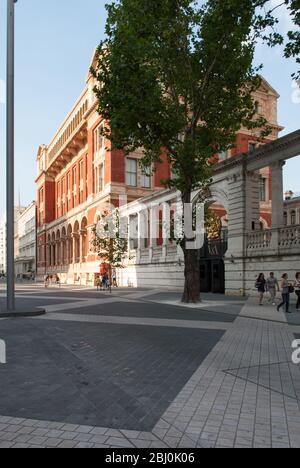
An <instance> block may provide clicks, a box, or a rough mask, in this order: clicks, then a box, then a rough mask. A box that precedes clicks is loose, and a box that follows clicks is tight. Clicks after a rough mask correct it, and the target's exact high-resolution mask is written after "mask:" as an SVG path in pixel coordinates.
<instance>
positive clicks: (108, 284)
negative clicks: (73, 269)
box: [96, 271, 118, 291]
mask: <svg viewBox="0 0 300 468" xmlns="http://www.w3.org/2000/svg"><path fill="white" fill-rule="evenodd" d="M111 279H112V281H110V277H109V274H108V272H107V271H106V272H105V273H103V274H102V275H100V276H98V278H97V281H96V286H97V291H99V290H100V291H102V290H103V289H104V290H106V291H107V290H110V291H111V288H112V287H113V288H117V287H118V284H117V274H116V272H115V271H113V272H112V275H111Z"/></svg>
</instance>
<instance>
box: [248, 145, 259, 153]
mask: <svg viewBox="0 0 300 468" xmlns="http://www.w3.org/2000/svg"><path fill="white" fill-rule="evenodd" d="M256 148H257V143H249V152H250V153H251V152H252V151H255V150H256Z"/></svg>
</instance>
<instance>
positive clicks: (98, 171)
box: [94, 164, 104, 193]
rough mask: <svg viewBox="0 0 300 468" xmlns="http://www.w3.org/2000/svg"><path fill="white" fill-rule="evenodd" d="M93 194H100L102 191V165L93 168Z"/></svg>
mask: <svg viewBox="0 0 300 468" xmlns="http://www.w3.org/2000/svg"><path fill="white" fill-rule="evenodd" d="M94 175H95V193H100V192H102V191H103V189H104V164H98V166H96V167H95V172H94Z"/></svg>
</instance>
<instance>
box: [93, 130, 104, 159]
mask: <svg viewBox="0 0 300 468" xmlns="http://www.w3.org/2000/svg"><path fill="white" fill-rule="evenodd" d="M103 129H104V124H103V123H102V124H101V125H99V127H98V128H96V130H95V131H94V153H95V154H97V153H99V151H101V150H103V149H104V148H105V137H104V136H103V135H102V132H103Z"/></svg>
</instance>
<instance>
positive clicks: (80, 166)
mask: <svg viewBox="0 0 300 468" xmlns="http://www.w3.org/2000/svg"><path fill="white" fill-rule="evenodd" d="M79 184H80V191H79V202H80V204H81V203H83V161H80V163H79Z"/></svg>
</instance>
